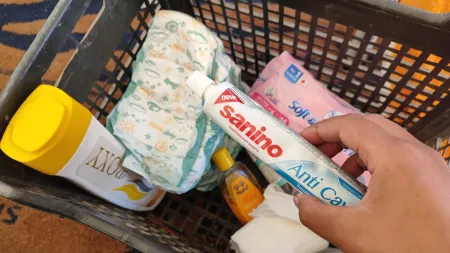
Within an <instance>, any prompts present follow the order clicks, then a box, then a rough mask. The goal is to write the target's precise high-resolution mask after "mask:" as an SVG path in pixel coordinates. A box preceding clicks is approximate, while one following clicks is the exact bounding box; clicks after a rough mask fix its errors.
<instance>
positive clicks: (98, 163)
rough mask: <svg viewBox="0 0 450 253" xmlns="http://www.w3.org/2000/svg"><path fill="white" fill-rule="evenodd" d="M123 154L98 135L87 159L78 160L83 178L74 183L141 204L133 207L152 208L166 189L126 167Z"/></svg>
mask: <svg viewBox="0 0 450 253" xmlns="http://www.w3.org/2000/svg"><path fill="white" fill-rule="evenodd" d="M123 155H124V151H123V150H121V149H120V148H118V147H116V146H115V145H114V144H113V143H111V142H110V141H109V140H108V139H107V138H106V137H104V136H100V137H98V139H97V142H96V143H95V145H94V146H93V148H92V149H91V150H90V151H89V153H88V154H87V156H85V159H84V160H83V161H82V162H81V163H79V166H78V168H77V170H76V176H78V177H79V178H81V179H82V180H75V183H78V184H79V185H80V186H82V187H83V188H86V189H87V190H89V191H91V192H93V193H94V194H96V195H99V196H100V197H102V198H104V199H106V200H109V201H112V202H113V203H116V204H119V205H122V206H129V205H131V206H135V207H137V206H140V207H139V208H132V209H138V210H139V209H141V210H145V209H149V207H150V206H151V205H152V204H153V203H155V201H156V199H159V198H160V196H161V194H163V193H164V191H162V190H160V189H158V188H157V187H156V186H155V185H154V184H151V185H149V184H148V183H147V180H145V179H144V178H142V177H141V176H140V175H138V174H136V173H134V172H132V171H129V170H126V169H125V168H123V167H122V162H123ZM71 162H72V161H71ZM69 179H70V178H69Z"/></svg>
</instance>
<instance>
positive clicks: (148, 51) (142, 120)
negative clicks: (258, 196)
mask: <svg viewBox="0 0 450 253" xmlns="http://www.w3.org/2000/svg"><path fill="white" fill-rule="evenodd" d="M195 70H196V71H200V72H202V73H203V74H205V75H207V76H208V77H209V78H211V79H214V80H216V81H218V82H222V81H229V82H232V83H233V84H235V86H236V87H237V88H239V89H244V90H246V89H248V88H247V87H245V84H244V83H243V82H241V76H240V75H241V70H240V68H239V67H238V66H237V65H236V64H235V63H234V62H233V61H232V60H231V59H230V58H229V57H228V56H227V55H226V54H225V50H224V47H223V44H222V41H221V40H220V39H219V38H218V37H217V36H216V35H215V34H213V33H212V32H211V31H210V30H209V29H208V28H207V27H206V26H204V25H203V24H202V23H201V22H199V21H197V20H196V19H194V18H192V17H190V16H188V15H186V14H183V13H180V12H175V11H166V10H162V11H159V12H158V13H157V14H156V15H155V17H154V18H153V19H152V22H151V24H150V29H149V31H148V35H147V38H146V40H145V43H144V45H143V46H142V49H141V50H140V51H139V53H138V55H137V59H136V61H135V62H134V63H133V75H132V80H131V82H130V84H129V87H128V88H127V90H126V92H125V94H124V95H123V97H122V98H121V100H120V102H119V103H118V104H117V106H116V107H115V108H114V110H113V112H112V113H111V114H110V115H109V116H108V119H107V127H108V129H109V130H110V131H111V132H112V133H113V134H114V135H115V136H116V137H117V138H118V139H119V140H120V141H121V142H122V143H123V144H124V145H125V146H126V148H127V150H128V152H127V154H126V155H125V158H124V162H123V166H124V167H126V168H128V169H130V170H132V171H134V172H136V173H138V174H140V175H142V176H144V177H145V178H146V179H147V180H149V181H151V182H153V183H154V184H156V185H157V186H159V187H161V188H162V189H165V190H167V191H170V192H174V193H184V192H186V191H188V190H190V189H192V188H194V187H195V186H196V185H197V184H198V183H200V180H201V178H202V176H203V175H205V174H208V175H209V176H207V177H206V179H205V180H206V181H205V182H204V183H202V184H201V186H202V187H201V189H204V190H208V189H211V188H213V187H215V186H216V185H217V180H215V177H214V175H215V172H211V162H210V159H211V156H212V154H213V152H214V151H215V150H216V149H217V148H218V147H221V146H224V139H225V133H224V131H223V130H222V129H220V127H218V126H217V125H216V124H215V123H214V122H213V121H212V120H210V119H209V118H208V117H207V116H205V114H204V113H203V112H202V109H201V108H202V99H201V98H200V97H199V96H198V95H196V94H195V93H194V92H193V91H192V90H191V89H190V88H188V87H186V86H185V81H186V79H187V78H188V77H189V75H190V74H191V73H192V72H193V71H195ZM227 142H228V145H227V148H228V149H229V151H230V153H231V154H232V155H234V157H236V156H237V154H238V153H239V150H240V146H238V145H237V144H236V142H234V141H231V140H228V141H227Z"/></svg>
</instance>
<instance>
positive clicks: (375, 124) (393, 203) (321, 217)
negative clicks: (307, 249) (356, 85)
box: [294, 114, 450, 253]
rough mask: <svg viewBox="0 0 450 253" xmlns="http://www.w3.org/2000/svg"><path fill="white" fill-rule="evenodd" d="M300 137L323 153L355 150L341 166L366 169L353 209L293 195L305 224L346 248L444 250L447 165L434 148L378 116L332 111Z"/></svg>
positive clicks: (449, 224)
mask: <svg viewBox="0 0 450 253" xmlns="http://www.w3.org/2000/svg"><path fill="white" fill-rule="evenodd" d="M301 135H302V136H303V137H304V138H305V139H306V140H308V141H309V142H311V143H312V144H314V145H316V146H317V147H318V148H319V149H320V150H322V152H324V153H325V154H326V155H328V156H329V157H333V156H334V155H336V154H337V153H339V152H340V151H341V150H342V147H343V146H345V147H348V148H350V149H352V150H354V151H355V152H356V153H355V154H354V155H353V156H351V157H350V158H349V159H348V160H347V161H346V162H345V163H344V164H343V165H342V169H344V170H345V171H347V172H348V173H349V174H350V175H351V176H353V177H354V178H356V177H358V176H360V175H361V174H362V173H363V171H364V170H368V171H369V172H370V174H371V175H372V177H371V180H370V183H369V186H368V190H367V193H366V195H365V196H364V198H363V199H362V200H361V202H359V203H358V205H356V206H353V207H341V206H332V205H327V204H324V203H322V202H320V201H319V200H318V199H316V198H314V197H312V196H309V195H297V196H296V197H295V198H294V202H295V204H296V206H297V207H298V209H299V216H300V220H301V222H302V223H303V224H304V225H305V226H307V227H308V228H310V229H311V230H312V231H314V232H315V233H317V234H318V235H320V236H321V237H323V238H324V239H326V240H328V241H329V242H330V243H332V244H334V245H335V246H337V247H338V248H340V249H341V250H343V251H344V252H358V253H360V252H383V253H386V252H449V251H450V171H449V169H448V168H447V165H446V163H445V161H444V160H443V159H442V157H441V156H440V155H439V153H438V152H436V151H435V150H433V149H432V148H430V147H428V146H426V145H424V144H422V143H421V142H420V141H418V140H417V139H415V138H414V137H413V136H412V135H410V134H409V133H408V132H407V131H405V130H404V129H402V128H401V127H400V126H398V125H396V124H395V123H393V122H391V121H389V120H387V119H385V118H383V117H382V116H379V115H367V116H359V115H355V114H350V115H345V116H339V117H334V118H331V119H328V120H324V121H321V122H318V123H315V124H314V125H312V126H311V127H309V128H307V129H305V130H304V131H303V132H302V133H301Z"/></svg>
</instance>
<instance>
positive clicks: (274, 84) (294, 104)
mask: <svg viewBox="0 0 450 253" xmlns="http://www.w3.org/2000/svg"><path fill="white" fill-rule="evenodd" d="M249 96H250V97H251V98H252V99H253V100H255V101H256V102H257V103H259V104H260V105H261V106H262V107H264V108H265V109H266V110H267V111H269V112H270V113H272V114H273V115H274V116H275V117H277V118H278V119H279V120H281V121H282V122H284V123H285V124H286V125H287V126H289V127H290V128H291V129H293V130H294V131H295V132H298V133H300V132H301V131H302V130H303V129H305V128H306V127H308V126H310V125H312V124H314V123H316V122H318V121H320V120H323V119H328V118H331V117H334V116H339V115H345V114H348V113H360V112H359V111H358V110H357V109H356V108H354V107H352V106H351V105H350V104H348V103H347V102H345V101H344V100H342V99H341V98H339V97H338V96H336V95H335V94H333V93H332V92H330V91H328V90H327V89H326V88H325V87H324V85H323V84H322V83H320V82H319V81H317V80H316V79H315V78H314V77H313V76H312V75H311V74H310V73H309V72H308V71H307V70H306V69H305V68H304V67H303V66H302V65H301V64H300V62H299V61H297V60H296V59H295V58H294V57H292V56H291V55H290V54H289V53H288V52H283V53H282V54H281V55H280V56H278V57H276V58H274V59H273V60H272V61H270V62H269V64H268V65H267V66H266V68H265V69H264V71H263V72H262V73H261V75H260V76H259V78H258V80H257V81H256V82H255V84H254V85H253V87H252V89H251V90H250V92H249ZM353 153H354V152H353V151H352V150H350V149H345V150H343V151H342V152H341V153H339V154H338V155H336V156H335V157H334V158H333V160H334V161H335V162H336V163H337V164H338V165H342V164H343V163H344V161H345V160H346V159H347V158H348V157H349V156H350V155H352V154H353ZM252 158H254V159H256V158H255V157H252ZM255 162H256V164H261V161H258V160H257V159H256V160H255ZM369 178H370V175H369V174H368V173H367V172H366V173H365V174H364V175H363V177H360V178H359V180H360V181H361V182H363V183H365V184H367V183H368V181H369Z"/></svg>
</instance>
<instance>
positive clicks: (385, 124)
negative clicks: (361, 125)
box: [364, 114, 417, 141]
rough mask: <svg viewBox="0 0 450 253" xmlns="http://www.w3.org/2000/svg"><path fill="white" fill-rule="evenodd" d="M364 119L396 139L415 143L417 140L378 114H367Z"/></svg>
mask: <svg viewBox="0 0 450 253" xmlns="http://www.w3.org/2000/svg"><path fill="white" fill-rule="evenodd" d="M364 118H365V119H367V120H369V121H371V122H373V123H375V124H377V125H378V126H380V127H381V128H383V129H384V130H385V131H386V132H388V133H390V134H392V135H394V136H395V137H397V138H400V139H403V140H408V141H417V139H416V138H415V137H414V136H413V135H411V134H410V133H409V132H408V131H406V130H405V129H403V128H402V127H401V126H399V125H398V124H396V123H394V122H392V121H390V120H388V119H386V118H385V117H383V116H381V115H380V114H368V115H366V116H364Z"/></svg>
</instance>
